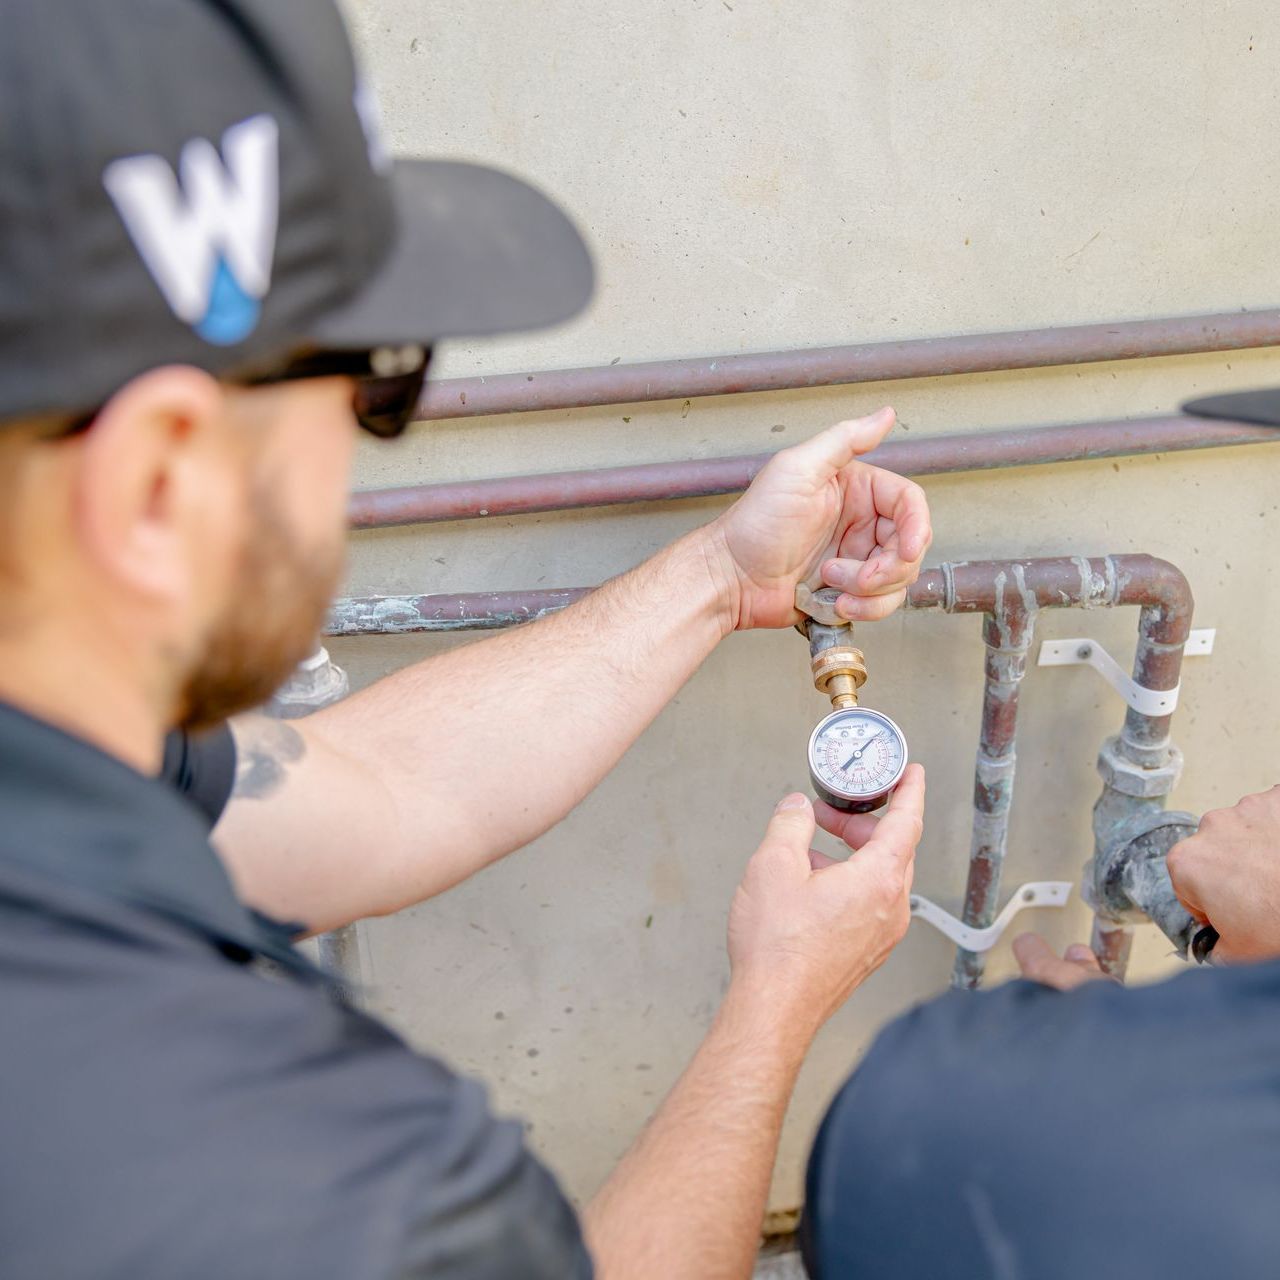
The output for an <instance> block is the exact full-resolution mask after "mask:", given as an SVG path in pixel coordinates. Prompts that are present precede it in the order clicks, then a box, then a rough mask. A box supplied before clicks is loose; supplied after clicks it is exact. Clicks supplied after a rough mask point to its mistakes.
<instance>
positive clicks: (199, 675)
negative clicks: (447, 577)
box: [180, 488, 346, 729]
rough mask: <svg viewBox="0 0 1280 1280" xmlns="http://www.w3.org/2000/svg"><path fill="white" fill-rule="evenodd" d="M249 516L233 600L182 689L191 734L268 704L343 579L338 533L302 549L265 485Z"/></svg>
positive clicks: (308, 650)
mask: <svg viewBox="0 0 1280 1280" xmlns="http://www.w3.org/2000/svg"><path fill="white" fill-rule="evenodd" d="M251 512H252V516H253V520H254V525H255V528H254V531H253V534H252V535H251V537H250V539H249V541H248V544H247V545H246V547H245V551H244V555H243V557H242V559H241V563H240V569H239V572H238V575H237V578H238V583H237V586H236V588H235V591H234V593H233V595H232V600H231V603H230V605H229V606H228V608H227V610H226V612H225V613H224V614H223V616H222V617H221V618H219V619H218V620H217V621H216V622H215V623H214V625H213V626H212V627H211V628H210V629H209V632H208V634H207V636H206V638H205V643H204V646H203V650H202V653H201V655H200V657H199V659H198V660H197V662H196V663H195V664H194V665H193V666H192V669H191V673H190V674H189V675H188V677H187V680H186V684H185V685H184V687H183V690H182V695H181V702H180V711H181V718H180V723H181V725H182V727H183V728H186V729H200V728H205V727H208V726H210V725H214V724H220V723H221V722H222V721H224V720H226V719H227V718H228V717H229V716H232V715H234V714H236V712H239V711H245V710H247V709H248V708H250V707H256V706H259V705H260V704H261V703H263V702H265V701H266V700H267V699H268V698H269V697H270V696H271V695H272V694H273V693H274V692H275V691H276V690H277V689H278V688H279V687H280V685H281V684H282V683H283V682H284V681H285V679H286V678H287V677H288V676H289V674H290V673H291V672H292V671H293V669H294V668H295V667H296V666H297V665H298V663H299V662H301V661H302V660H303V659H304V658H306V657H309V656H310V655H311V654H312V653H313V652H314V650H315V646H316V642H317V637H318V636H319V634H320V628H321V626H322V625H323V624H324V620H325V617H326V615H327V614H328V610H329V604H330V602H331V601H332V599H333V594H334V592H335V591H336V590H337V587H338V582H339V580H340V578H341V576H342V568H343V560H344V555H345V549H346V544H345V542H344V541H343V538H342V535H341V533H339V534H338V536H337V537H335V539H334V540H333V542H332V543H331V544H330V545H328V546H324V547H317V548H314V549H310V550H308V549H306V548H304V547H302V546H301V545H300V544H299V542H298V540H297V538H295V537H294V536H293V534H292V533H291V532H290V530H289V528H288V526H287V525H286V523H285V521H284V520H283V519H282V518H281V516H280V512H279V509H278V507H277V506H276V505H275V504H274V503H273V501H272V499H271V496H270V494H269V493H268V492H267V491H266V490H265V489H264V488H260V489H257V490H256V491H255V493H254V496H253V499H252V502H251Z"/></svg>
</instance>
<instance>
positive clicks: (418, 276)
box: [314, 160, 594, 350]
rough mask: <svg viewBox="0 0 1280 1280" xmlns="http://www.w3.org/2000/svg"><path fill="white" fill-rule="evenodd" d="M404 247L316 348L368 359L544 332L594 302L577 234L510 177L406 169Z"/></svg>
mask: <svg viewBox="0 0 1280 1280" xmlns="http://www.w3.org/2000/svg"><path fill="white" fill-rule="evenodd" d="M391 181H392V186H393V190H394V194H395V202H396V215H397V219H398V223H399V226H398V235H397V240H396V245H395V247H394V249H393V250H392V251H391V253H390V255H389V256H388V258H387V260H386V261H385V262H384V263H383V264H382V267H381V269H380V270H379V271H378V273H377V275H376V276H374V278H373V279H372V280H371V281H370V282H369V283H368V284H367V285H366V286H365V287H364V289H362V290H361V291H360V292H359V293H358V294H357V295H356V296H355V297H354V298H353V299H351V301H350V302H349V303H347V304H346V305H345V306H343V307H341V308H339V309H338V310H336V311H333V312H331V313H330V314H328V315H326V316H325V317H323V319H322V320H321V321H320V322H319V323H318V324H317V326H316V328H315V332H314V340H315V342H316V343H317V345H320V346H327V347H332V348H335V349H339V350H362V349H365V348H372V347H377V346H383V345H389V344H395V343H423V344H426V343H431V342H434V341H437V340H438V339H441V338H449V337H482V336H484V335H486V334H497V333H511V332H514V331H518V330H521V329H539V328H542V327H544V326H546V325H552V324H558V323H560V322H561V321H563V320H568V319H569V318H570V317H571V316H574V315H576V314H577V313H578V312H579V311H581V310H582V308H583V307H584V306H585V305H586V304H587V301H588V300H589V299H590V297H591V288H592V280H593V274H594V273H593V271H592V267H591V256H590V254H589V253H588V252H587V247H586V245H585V244H584V243H583V240H582V237H581V236H580V235H579V234H578V231H577V229H576V228H575V227H574V225H573V223H572V222H570V221H569V219H568V218H567V217H566V216H565V214H564V213H562V212H561V211H560V209H558V208H557V207H556V206H555V205H554V204H552V202H551V201H550V200H548V199H547V197H546V196H544V195H543V194H542V193H541V192H540V191H537V190H535V189H534V188H533V187H531V186H529V185H528V184H527V183H524V182H521V181H520V180H519V179H517V178H513V177H511V176H510V175H509V174H506V173H501V172H499V171H498V170H496V169H488V168H485V167H483V166H481V165H473V164H460V163H455V162H452V161H445V160H409V161H401V162H399V163H397V164H396V166H395V169H394V171H393V173H392V177H391Z"/></svg>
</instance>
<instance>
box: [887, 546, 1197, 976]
mask: <svg viewBox="0 0 1280 1280" xmlns="http://www.w3.org/2000/svg"><path fill="white" fill-rule="evenodd" d="M907 604H908V607H910V608H917V609H941V610H943V611H944V612H947V613H983V614H985V615H986V618H985V621H984V628H983V630H984V638H985V640H986V643H987V659H986V684H985V690H984V695H983V708H982V729H981V733H980V737H979V745H978V759H977V763H976V766H975V770H974V801H973V808H974V816H973V839H972V843H971V846H970V861H969V877H968V882H967V884H966V887H965V902H964V917H963V918H964V922H965V923H966V924H968V925H973V926H976V927H978V928H983V927H985V926H987V925H989V924H990V923H991V922H992V921H993V920H994V919H995V916H996V910H997V907H998V905H999V896H1000V877H1001V872H1002V869H1003V864H1004V855H1005V848H1006V843H1007V839H1008V829H1009V812H1010V807H1011V805H1012V799H1013V771H1014V761H1015V754H1014V736H1015V732H1016V728H1017V713H1018V696H1017V695H1018V683H1019V681H1020V680H1021V678H1022V673H1023V671H1024V670H1025V666H1026V655H1027V649H1028V647H1029V645H1030V642H1031V635H1032V631H1033V629H1034V626H1035V619H1036V616H1037V614H1038V613H1039V611H1040V610H1041V609H1058V608H1081V607H1083V608H1115V607H1118V606H1121V605H1139V606H1141V608H1142V613H1141V615H1140V617H1139V623H1138V649H1137V654H1136V656H1135V659H1134V679H1135V680H1136V681H1137V682H1138V683H1139V684H1142V685H1145V686H1146V687H1147V688H1150V689H1173V688H1176V686H1177V684H1178V676H1179V672H1180V669H1181V663H1182V646H1183V644H1184V643H1185V642H1186V638H1187V635H1188V634H1189V633H1190V630H1191V612H1192V607H1193V606H1192V599H1191V588H1190V586H1189V585H1188V583H1187V580H1186V578H1185V577H1184V576H1183V574H1182V573H1181V571H1180V570H1179V569H1177V568H1176V567H1175V566H1174V565H1171V564H1169V563H1168V561H1165V560H1157V559H1156V558H1155V557H1153V556H1145V555H1125V556H1107V557H1105V558H1102V559H1085V558H1084V557H1082V556H1081V557H1075V556H1072V557H1066V556H1063V557H1058V558H1053V559H1038V560H979V561H972V562H969V563H961V564H944V565H942V566H940V567H939V568H937V569H930V570H928V571H927V572H926V573H923V574H921V575H920V580H919V581H918V582H916V583H915V585H914V586H912V588H911V589H910V591H909V592H908V595H907ZM1168 729H1169V717H1168V716H1146V715H1142V714H1140V713H1139V712H1136V711H1132V710H1130V711H1129V712H1128V714H1127V716H1126V718H1125V728H1124V731H1123V733H1122V734H1121V738H1120V742H1119V744H1118V747H1117V750H1119V751H1120V752H1121V753H1122V754H1123V755H1124V756H1125V758H1126V759H1128V760H1131V761H1132V762H1133V763H1135V764H1138V765H1140V766H1142V767H1143V768H1151V767H1159V766H1161V765H1163V764H1164V763H1165V761H1166V759H1167V758H1168V753H1169V732H1168ZM1104 799H1106V800H1107V803H1108V804H1109V805H1111V806H1113V807H1114V808H1115V811H1116V820H1117V821H1118V820H1119V819H1120V818H1121V817H1123V816H1124V815H1125V814H1126V813H1127V811H1128V808H1129V802H1128V800H1127V798H1125V797H1112V796H1104ZM1107 930H1109V931H1104V930H1102V922H1099V924H1098V925H1097V926H1095V933H1094V936H1095V939H1099V938H1102V936H1103V932H1105V933H1106V938H1107V939H1108V940H1109V941H1110V942H1111V944H1112V945H1110V946H1109V947H1108V949H1107V955H1106V956H1105V957H1104V959H1105V962H1106V963H1107V964H1108V965H1109V966H1110V968H1109V970H1108V971H1109V972H1114V973H1115V974H1116V976H1123V965H1124V962H1125V960H1126V958H1127V955H1128V952H1127V950H1126V949H1125V948H1124V947H1123V946H1121V942H1122V939H1121V938H1120V937H1119V935H1116V936H1115V937H1114V938H1113V937H1112V933H1114V928H1113V927H1112V926H1107ZM984 965H985V956H983V955H978V954H975V953H973V952H969V951H965V950H964V949H963V948H958V949H957V952H956V964H955V970H954V973H953V976H952V981H953V984H954V985H955V986H958V987H976V986H977V985H978V984H979V982H980V981H981V978H982V973H983V968H984Z"/></svg>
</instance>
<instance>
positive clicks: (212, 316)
mask: <svg viewBox="0 0 1280 1280" xmlns="http://www.w3.org/2000/svg"><path fill="white" fill-rule="evenodd" d="M261 313H262V304H261V303H260V302H259V301H258V299H257V298H251V297H250V296H249V295H248V294H247V293H246V292H245V291H244V289H242V288H241V287H240V282H239V281H238V280H237V279H236V278H235V276H234V275H232V273H231V268H230V267H229V266H227V261H226V259H225V258H224V257H222V255H221V254H219V255H218V268H217V270H216V271H215V272H214V276H213V287H212V289H210V291H209V309H208V310H207V311H206V312H205V313H204V319H203V320H201V321H200V323H199V324H198V325H196V332H197V333H198V334H199V335H200V336H201V337H202V338H203V339H204V340H205V341H206V342H212V343H214V344H215V345H216V346H219V347H229V346H231V345H232V344H233V343H236V342H240V341H242V340H243V339H245V338H247V337H248V336H249V335H250V334H251V333H252V332H253V330H254V328H255V327H256V326H257V323H258V316H259V315H261Z"/></svg>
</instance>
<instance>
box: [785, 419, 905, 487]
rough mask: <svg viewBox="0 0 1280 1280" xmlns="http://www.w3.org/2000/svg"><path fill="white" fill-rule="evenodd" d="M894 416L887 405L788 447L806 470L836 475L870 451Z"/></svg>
mask: <svg viewBox="0 0 1280 1280" xmlns="http://www.w3.org/2000/svg"><path fill="white" fill-rule="evenodd" d="M896 421H897V416H896V415H895V413H894V412H893V410H892V409H891V408H889V407H888V406H887V405H886V406H885V407H884V408H883V409H877V410H876V412H875V413H872V414H868V415H867V417H865V418H851V419H849V421H847V422H837V423H836V425H835V426H834V427H828V428H827V430H826V431H820V432H819V433H818V434H817V435H816V436H814V437H813V438H812V439H811V440H806V441H805V442H804V443H803V444H798V445H795V446H794V447H793V448H792V449H790V450H788V452H789V453H790V455H791V457H792V459H793V460H794V461H795V462H798V463H800V464H801V465H802V466H803V467H804V468H805V469H806V470H809V471H814V472H821V473H823V475H824V477H825V476H828V475H835V473H836V472H837V471H839V470H841V469H842V468H843V467H847V466H848V465H849V463H851V462H852V461H853V460H854V459H855V458H856V457H858V456H859V455H860V454H864V453H870V452H871V450H872V449H874V448H875V447H876V445H878V444H879V443H880V442H881V441H882V440H883V439H884V438H885V436H887V435H888V434H889V432H890V431H892V430H893V424H894V423H895V422H896Z"/></svg>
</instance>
